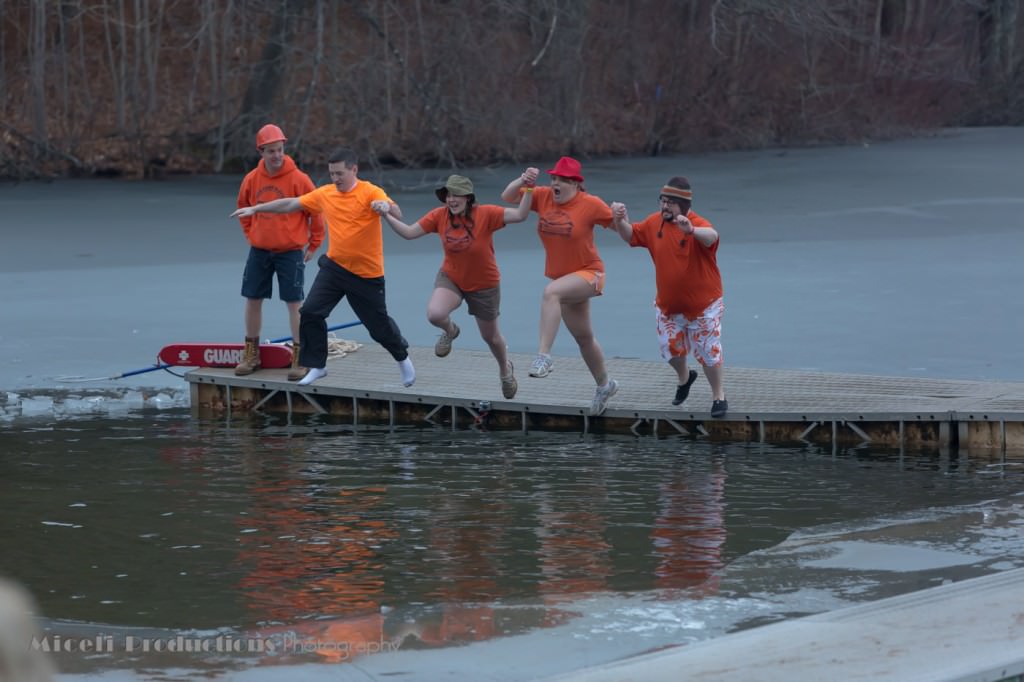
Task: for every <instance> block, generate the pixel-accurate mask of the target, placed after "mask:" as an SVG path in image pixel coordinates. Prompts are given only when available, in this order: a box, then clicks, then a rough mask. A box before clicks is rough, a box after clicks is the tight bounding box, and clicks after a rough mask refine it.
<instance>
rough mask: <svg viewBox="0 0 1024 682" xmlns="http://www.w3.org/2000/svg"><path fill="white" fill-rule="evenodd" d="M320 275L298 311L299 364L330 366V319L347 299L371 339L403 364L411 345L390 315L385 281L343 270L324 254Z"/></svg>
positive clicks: (380, 278)
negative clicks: (328, 364)
mask: <svg viewBox="0 0 1024 682" xmlns="http://www.w3.org/2000/svg"><path fill="white" fill-rule="evenodd" d="M317 263H318V264H319V265H320V272H318V273H317V275H316V279H315V280H314V281H313V286H312V287H311V288H310V290H309V295H307V296H306V301H305V303H303V304H302V307H301V308H300V309H299V343H300V344H301V348H300V349H299V364H300V365H302V366H303V367H325V366H326V365H327V317H328V316H329V315H330V314H331V311H333V310H334V307H335V306H336V305H338V303H339V302H340V301H341V299H343V298H344V297H345V296H348V303H349V305H350V306H352V310H353V311H354V312H355V314H356V317H358V318H359V321H360V322H362V323H363V326H364V327H366V330H367V331H369V332H370V337H371V338H372V339H373V340H374V341H376V342H377V343H379V344H380V345H382V346H384V348H385V350H387V352H389V353H391V357H393V358H394V359H395V360H397V361H399V362H401V361H402V360H405V359H406V358H407V357H409V353H408V351H407V350H406V349H407V348H408V347H409V343H408V342H407V341H406V340H405V338H404V337H403V336H402V332H401V331H399V329H398V325H397V324H395V321H394V320H392V319H391V318H390V317H389V316H388V308H387V304H386V303H385V301H384V278H383V277H374V278H370V279H367V278H365V277H360V276H359V275H356V274H354V273H352V272H350V271H348V270H346V269H345V268H343V267H341V266H340V265H338V264H337V263H335V262H334V261H333V260H331V259H330V258H328V257H327V256H325V255H322V256H320V259H319V260H318V261H317Z"/></svg>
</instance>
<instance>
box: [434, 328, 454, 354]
mask: <svg viewBox="0 0 1024 682" xmlns="http://www.w3.org/2000/svg"><path fill="white" fill-rule="evenodd" d="M452 328H453V329H454V330H455V331H453V332H452V333H451V334H449V333H448V332H444V333H443V334H441V336H439V337H438V338H437V343H435V344H434V355H436V356H437V357H439V358H443V357H445V356H446V355H448V354H449V353H451V352H452V341H454V340H455V339H457V338H459V331H461V330H460V329H459V325H457V324H455V323H454V322H452Z"/></svg>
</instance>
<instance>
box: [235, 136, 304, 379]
mask: <svg viewBox="0 0 1024 682" xmlns="http://www.w3.org/2000/svg"><path fill="white" fill-rule="evenodd" d="M287 141H288V138H286V137H285V136H284V132H283V131H282V130H281V129H280V128H279V127H277V126H276V125H274V124H272V123H268V124H267V125H265V126H263V127H262V128H260V129H259V132H257V133H256V149H257V150H258V151H259V153H260V162H259V165H257V166H256V168H254V169H253V170H252V171H250V172H249V174H248V175H246V176H245V179H244V180H242V186H241V188H240V189H239V190H238V208H242V207H243V206H252V205H253V204H257V203H259V202H261V201H270V200H271V199H279V198H281V197H297V196H299V195H301V194H305V193H306V192H311V191H312V190H313V187H314V186H313V181H312V180H310V179H309V176H308V175H306V174H305V173H303V172H302V171H300V170H299V169H298V167H297V166H296V165H295V162H294V161H293V160H292V157H290V156H288V155H287V154H285V153H284V143H285V142H287ZM239 222H241V223H242V231H243V232H244V233H245V238H246V239H247V240H248V241H249V256H248V258H247V259H246V262H245V273H244V274H243V275H242V296H244V297H245V354H244V356H243V357H242V361H241V362H240V363H239V364H238V366H237V367H235V374H237V375H239V376H245V375H246V374H252V373H253V372H255V371H256V370H257V369H259V368H260V353H259V343H260V328H261V327H262V326H263V299H266V298H270V295H271V293H272V292H273V285H274V275H275V274H276V275H277V289H278V292H277V293H278V295H279V296H280V297H281V300H282V301H284V302H285V305H286V306H288V323H289V327H290V329H291V332H292V341H293V342H294V343H296V344H297V343H298V341H299V306H301V305H302V299H303V297H304V296H305V291H304V289H305V272H306V263H307V262H308V261H309V259H310V258H312V257H313V254H314V253H316V250H317V249H318V248H319V247H320V243H321V242H323V240H324V221H323V219H322V218H321V217H320V216H318V215H315V214H310V213H306V212H302V213H295V214H291V215H272V214H264V215H256V216H249V217H243V218H240V219H239ZM288 374H289V378H291V379H301V378H302V375H303V374H305V370H303V369H302V368H300V367H299V366H298V348H296V349H295V354H294V356H293V358H292V368H291V370H289V372H288Z"/></svg>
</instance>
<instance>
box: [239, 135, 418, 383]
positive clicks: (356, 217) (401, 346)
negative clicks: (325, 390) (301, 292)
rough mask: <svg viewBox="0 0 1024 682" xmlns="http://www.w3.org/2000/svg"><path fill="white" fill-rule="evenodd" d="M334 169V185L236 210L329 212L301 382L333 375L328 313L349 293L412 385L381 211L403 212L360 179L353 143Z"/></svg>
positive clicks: (303, 331) (308, 314) (303, 330)
mask: <svg viewBox="0 0 1024 682" xmlns="http://www.w3.org/2000/svg"><path fill="white" fill-rule="evenodd" d="M327 170H328V172H329V173H330V176H331V182H332V183H333V184H329V185H324V186H323V187H319V188H317V189H315V190H313V191H312V192H308V193H306V194H303V195H302V196H300V197H298V198H295V199H276V200H274V201H270V202H267V203H265V204H256V205H255V206H248V207H245V208H240V209H238V210H237V211H235V212H234V213H232V214H231V215H232V216H241V217H244V216H250V215H253V214H256V213H292V212H294V211H307V212H309V213H314V214H317V215H323V216H324V218H326V221H327V233H328V236H329V237H330V239H329V240H328V243H327V253H326V255H323V256H320V260H319V261H318V264H319V265H320V272H319V273H318V274H317V276H316V279H315V280H314V281H313V286H312V288H310V290H309V296H307V297H306V302H305V303H304V304H303V305H302V308H301V309H300V310H299V313H300V321H299V343H300V347H301V351H300V355H299V363H300V364H301V365H302V366H303V367H308V368H309V370H308V371H307V372H306V375H305V376H304V377H302V379H301V380H300V381H299V384H302V385H305V384H311V383H313V382H314V381H316V380H317V379H319V378H321V377H324V376H326V375H327V317H328V315H330V314H331V311H333V310H334V307H335V306H336V305H338V303H339V302H340V301H341V299H342V298H344V297H346V296H347V297H348V302H349V305H351V306H352V310H353V311H354V312H355V314H356V317H358V318H359V321H360V322H362V323H363V326H365V327H366V330H367V331H368V332H369V333H370V336H371V337H372V338H373V340H374V341H376V342H377V343H379V344H380V345H382V346H384V348H385V350H387V351H388V352H389V353H391V357H393V358H394V359H395V361H396V362H397V363H398V368H399V371H400V373H401V377H402V384H403V385H404V386H412V384H413V382H414V381H416V370H415V369H414V368H413V365H412V360H411V359H410V358H409V351H408V350H407V349H408V348H409V344H408V342H407V341H406V340H405V338H404V337H403V336H402V332H401V331H400V330H399V329H398V325H397V324H396V323H395V321H394V320H393V319H391V317H390V316H389V315H388V310H387V304H386V300H385V294H384V237H383V235H382V234H381V224H380V216H379V215H378V213H383V212H388V213H390V214H391V215H393V216H395V217H397V218H401V217H402V211H401V209H399V208H398V204H396V203H394V202H393V201H391V198H390V197H389V196H388V195H387V193H386V192H385V191H384V190H383V189H381V188H380V187H377V186H376V185H374V184H373V183H370V182H367V181H365V180H360V179H359V177H358V173H359V158H358V157H357V156H356V153H355V152H354V151H352V150H351V149H345V148H342V149H338V150H337V151H335V152H334V153H332V154H331V156H330V158H329V159H328V160H327Z"/></svg>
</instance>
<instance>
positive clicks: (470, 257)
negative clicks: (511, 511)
mask: <svg viewBox="0 0 1024 682" xmlns="http://www.w3.org/2000/svg"><path fill="white" fill-rule="evenodd" d="M434 194H436V195H437V198H438V200H439V201H440V202H441V203H442V204H444V206H441V207H439V208H435V209H433V210H432V211H430V212H428V213H427V214H426V215H425V216H423V217H422V218H420V219H419V220H417V221H416V222H415V223H413V224H412V225H408V224H406V223H404V222H402V221H401V220H399V219H398V218H395V217H394V216H393V215H391V214H390V213H386V212H385V213H382V215H383V216H384V219H385V220H387V222H388V224H389V225H391V229H393V230H394V231H395V232H397V233H398V234H399V235H400V236H402V237H404V238H405V239H418V238H419V237H422V236H423V235H425V234H428V233H433V234H436V235H437V236H438V238H439V239H440V240H441V247H442V248H443V249H444V262H442V263H441V269H440V271H439V272H438V273H437V277H436V278H435V280H434V291H433V293H432V294H431V295H430V301H429V302H428V303H427V320H428V321H429V322H430V324H432V325H434V326H435V327H437V328H438V329H440V330H441V336H440V337H439V338H438V339H437V343H436V344H435V345H434V353H435V354H436V355H437V356H438V357H441V358H443V357H446V356H447V355H448V354H449V353H451V351H452V342H453V341H454V340H455V339H456V338H457V337H458V336H459V333H460V329H459V325H457V324H455V321H454V320H452V318H451V315H452V313H453V312H455V310H456V309H457V308H458V307H459V306H460V305H462V302H463V301H465V302H466V307H467V308H468V310H469V314H470V315H472V316H473V317H475V318H476V324H477V327H478V328H479V329H480V338H482V339H483V340H484V342H485V343H486V344H487V347H488V348H490V349H491V354H492V355H494V359H495V360H497V362H498V374H499V377H500V380H501V394H502V396H503V397H504V398H505V399H506V400H511V399H512V398H514V397H515V395H516V391H517V390H519V383H518V382H517V381H516V378H515V374H514V373H513V367H512V361H511V360H509V358H508V348H507V346H506V344H505V337H504V336H502V334H501V330H500V329H499V328H498V312H499V310H498V308H499V305H500V303H501V273H500V272H499V271H498V262H497V260H495V258H494V241H493V236H494V232H495V231H496V230H500V229H501V228H503V227H505V225H509V224H511V223H521V222H523V221H524V220H526V216H528V215H529V213H530V201H529V197H527V196H524V197H523V198H522V200H521V201H520V202H519V205H518V206H517V207H516V208H504V207H502V206H493V205H490V204H481V205H477V203H476V195H475V194H474V193H473V182H472V181H471V180H470V179H469V178H467V177H465V176H462V175H450V176H448V179H447V180H446V181H445V183H444V185H443V186H442V187H438V188H437V189H436V190H435V191H434Z"/></svg>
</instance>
